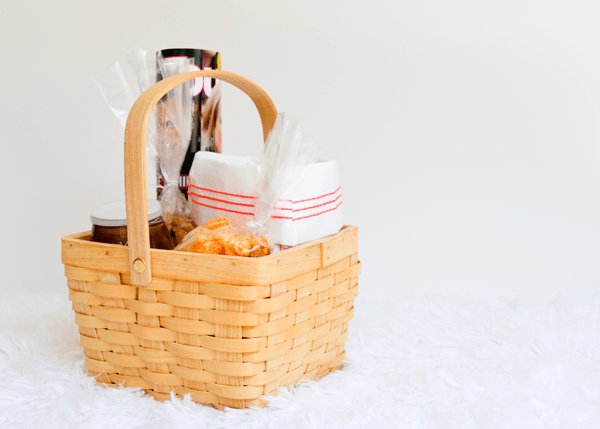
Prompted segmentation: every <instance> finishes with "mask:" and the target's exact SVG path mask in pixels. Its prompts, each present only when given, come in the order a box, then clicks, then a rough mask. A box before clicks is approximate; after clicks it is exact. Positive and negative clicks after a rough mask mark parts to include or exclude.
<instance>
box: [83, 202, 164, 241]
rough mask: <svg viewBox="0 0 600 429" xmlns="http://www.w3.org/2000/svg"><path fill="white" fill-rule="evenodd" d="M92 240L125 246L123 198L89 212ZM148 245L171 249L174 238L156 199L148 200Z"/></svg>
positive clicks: (125, 227) (125, 229)
mask: <svg viewBox="0 0 600 429" xmlns="http://www.w3.org/2000/svg"><path fill="white" fill-rule="evenodd" d="M90 219H91V221H92V241H96V242H99V243H107V244H121V245H124V246H127V214H126V209H125V200H120V201H112V202H110V203H106V204H102V205H99V206H98V207H95V208H94V209H93V210H92V212H91V214H90ZM148 226H149V228H150V247H152V248H153V249H166V250H173V248H174V247H175V240H174V239H173V238H172V237H171V234H169V230H168V229H167V226H166V225H165V223H164V221H163V218H162V208H161V206H160V203H159V202H158V201H156V200H149V201H148Z"/></svg>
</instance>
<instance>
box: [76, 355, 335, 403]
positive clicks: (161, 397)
mask: <svg viewBox="0 0 600 429" xmlns="http://www.w3.org/2000/svg"><path fill="white" fill-rule="evenodd" d="M344 355H345V353H344ZM342 366H343V365H339V366H336V367H332V368H329V369H328V370H326V371H325V372H322V373H317V372H316V371H314V370H313V371H312V374H314V377H313V378H302V379H300V380H298V382H296V383H295V384H293V385H290V386H281V387H283V388H284V389H289V388H290V387H296V386H299V385H300V384H302V383H303V382H306V381H311V380H314V381H317V380H320V379H321V378H323V377H325V376H326V375H328V374H330V373H332V372H334V371H337V370H339V369H341V368H342ZM88 375H89V376H91V377H94V378H96V383H97V384H98V385H100V386H101V387H112V388H119V387H121V386H122V385H124V386H126V387H135V386H131V383H130V382H129V383H128V382H127V381H125V380H124V381H123V382H122V383H119V384H117V383H112V382H110V379H109V377H108V374H102V373H95V371H88ZM107 379H108V380H109V381H108V382H106V381H102V380H107ZM143 390H144V392H146V394H148V395H150V396H152V397H153V398H154V399H155V400H157V401H160V402H164V401H170V400H171V399H172V397H171V393H161V392H156V391H155V390H152V389H143ZM172 393H174V394H175V397H176V398H179V399H182V398H183V397H184V396H185V395H186V394H190V395H191V396H192V400H194V401H195V402H199V403H202V404H203V405H210V406H212V407H213V408H216V409H217V410H220V411H224V410H225V408H238V407H235V406H234V407H226V406H224V405H222V404H220V403H218V402H212V403H209V404H207V403H206V402H205V401H206V398H201V399H200V398H194V396H195V395H194V394H193V392H181V391H179V392H177V391H176V390H173V391H172ZM197 393H203V392H197ZM278 393H279V388H276V389H274V390H272V391H271V392H269V393H268V394H267V395H266V396H276V395H277V394H278ZM267 404H268V401H267V400H266V399H265V396H263V397H260V398H257V399H253V400H245V401H244V406H243V407H239V408H248V407H251V406H255V407H259V408H264V407H265V406H266V405H267Z"/></svg>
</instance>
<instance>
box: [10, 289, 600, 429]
mask: <svg viewBox="0 0 600 429" xmlns="http://www.w3.org/2000/svg"><path fill="white" fill-rule="evenodd" d="M77 339H78V335H77V331H76V327H75V324H74V322H73V313H72V311H71V309H70V303H69V301H68V299H67V294H66V291H65V293H64V294H61V295H33V296H32V295H30V296H26V297H25V296H16V297H8V298H4V299H3V301H2V302H1V303H0V427H1V428H161V429H162V428H209V427H210V428H231V427H233V428H246V427H248V428H511V429H513V428H527V429H536V428H600V294H598V293H597V294H594V295H590V296H586V297H566V296H561V297H557V298H555V299H552V300H541V299H534V298H527V299H526V298H514V299H509V298H496V299H472V298H443V297H429V298H422V299H407V300H393V301H389V300H388V301H387V302H379V303H378V302H368V301H366V300H364V299H361V298H359V299H358V300H357V302H356V313H355V319H354V320H353V322H352V324H351V326H350V337H349V340H348V343H347V357H348V361H347V363H346V364H345V366H344V368H343V369H342V370H341V371H338V372H336V373H334V374H331V375H329V376H327V377H325V378H324V379H323V380H321V381H319V382H308V383H305V384H302V385H301V386H299V387H297V388H296V389H295V390H294V391H293V392H287V391H282V392H281V393H280V394H279V396H276V397H273V398H271V399H269V404H268V406H267V407H266V408H264V409H257V408H253V409H248V410H228V411H226V412H221V411H217V410H215V409H213V408H210V407H206V406H202V405H198V404H195V403H193V402H191V401H189V400H188V398H186V399H183V400H179V399H174V400H173V401H168V402H164V403H160V402H157V401H155V400H154V399H152V398H151V397H149V396H146V395H144V394H143V393H141V392H140V391H138V390H135V389H126V388H119V389H103V388H100V387H98V386H96V384H95V383H94V382H93V380H92V379H91V378H89V377H87V376H85V368H84V363H83V353H82V351H81V349H80V348H79V346H78V345H77V343H76V340H77Z"/></svg>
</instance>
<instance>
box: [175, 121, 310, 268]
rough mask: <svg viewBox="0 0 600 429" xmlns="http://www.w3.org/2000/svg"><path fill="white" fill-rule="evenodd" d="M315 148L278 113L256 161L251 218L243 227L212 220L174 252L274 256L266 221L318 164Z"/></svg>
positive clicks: (230, 221)
mask: <svg viewBox="0 0 600 429" xmlns="http://www.w3.org/2000/svg"><path fill="white" fill-rule="evenodd" d="M319 152H320V151H319V149H318V147H317V146H316V145H315V144H314V143H312V142H311V141H310V139H308V138H306V137H305V136H304V135H303V133H302V130H301V128H300V126H299V124H298V121H297V120H296V119H294V118H291V117H289V116H288V115H285V113H279V115H278V116H277V120H276V121H275V125H274V126H273V129H272V130H271V132H270V134H269V137H268V138H267V141H266V143H265V146H264V148H263V152H262V154H261V157H260V159H259V165H258V173H257V176H256V180H255V184H254V195H255V196H256V199H255V200H254V217H253V219H252V220H251V221H250V222H247V223H246V225H239V224H236V223H235V222H234V221H233V220H231V219H226V218H224V217H222V218H216V219H211V220H210V221H208V222H207V223H206V224H205V225H202V226H200V227H198V228H197V229H195V230H194V231H192V232H191V233H190V234H188V235H187V236H186V237H185V238H184V239H183V241H182V242H181V244H180V245H179V246H178V247H176V248H175V250H183V251H193V252H199V253H215V254H223V255H236V256H254V257H256V256H265V255H268V254H269V253H272V252H275V251H276V250H277V248H276V247H274V246H273V245H272V240H271V236H272V235H273V234H272V231H270V230H269V227H270V224H269V220H270V219H271V215H272V214H273V210H274V208H275V206H276V204H277V202H278V200H279V199H280V198H281V197H282V196H283V195H284V193H285V192H286V191H287V190H288V189H290V188H291V187H292V186H294V184H296V183H297V182H298V181H300V180H302V179H303V177H305V176H304V175H306V174H309V173H310V169H309V168H305V167H307V166H310V165H312V164H315V163H316V162H317V161H318V160H319Z"/></svg>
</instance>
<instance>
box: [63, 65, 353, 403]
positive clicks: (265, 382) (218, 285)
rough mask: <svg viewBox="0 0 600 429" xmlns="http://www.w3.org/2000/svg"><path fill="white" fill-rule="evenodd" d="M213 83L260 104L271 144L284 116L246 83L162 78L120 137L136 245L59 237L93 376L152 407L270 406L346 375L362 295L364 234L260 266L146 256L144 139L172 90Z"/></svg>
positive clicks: (216, 74) (155, 253)
mask: <svg viewBox="0 0 600 429" xmlns="http://www.w3.org/2000/svg"><path fill="white" fill-rule="evenodd" d="M201 76H207V77H213V78H217V79H221V80H223V81H226V82H229V83H231V84H233V85H235V86H237V87H238V88H240V89H242V90H243V91H244V92H246V93H247V94H248V95H249V96H250V98H251V99H252V100H253V101H254V103H255V105H256V107H257V109H258V111H259V114H260V117H261V121H262V124H263V133H264V137H265V139H266V137H267V135H268V133H269V131H270V130H271V128H272V126H273V124H274V121H275V118H276V116H277V111H276V109H275V107H274V105H273V103H272V101H271V99H270V98H269V97H268V95H267V94H266V93H265V92H264V91H263V90H262V89H261V88H259V87H258V86H256V85H255V84H254V83H252V82H250V81H249V80H247V79H245V78H243V77H241V76H239V75H235V74H233V73H230V72H226V71H220V70H215V71H199V72H190V73H185V74H181V75H177V76H173V77H171V78H168V79H165V80H163V81H161V82H159V83H158V84H156V85H154V86H153V87H152V88H150V89H149V90H148V91H146V92H145V93H144V94H143V95H142V96H141V97H140V99H138V101H137V102H136V104H135V105H134V107H133V108H132V110H131V112H130V114H129V118H128V122H127V128H126V133H125V190H126V205H127V217H128V243H129V245H128V246H127V247H126V246H120V245H110V244H103V243H95V242H92V241H91V237H90V232H89V231H88V232H83V233H79V234H73V235H70V236H67V237H64V238H63V239H62V261H63V264H64V265H65V275H66V277H67V278H68V286H69V298H70V300H71V301H72V303H73V310H74V311H75V322H76V323H77V325H79V333H80V345H81V346H82V347H83V349H84V353H85V356H86V361H85V362H86V368H87V369H88V373H89V374H90V375H92V376H95V377H96V378H97V380H98V382H99V383H103V384H106V385H108V386H118V385H119V384H121V383H123V384H124V385H125V386H129V387H140V388H142V389H144V390H145V391H146V392H148V393H150V394H151V395H153V396H154V397H155V398H156V399H159V400H164V399H169V398H170V392H175V394H176V395H177V396H183V395H185V394H186V393H189V394H190V395H191V397H192V399H193V400H194V401H196V402H199V403H202V404H210V405H213V406H215V407H217V408H223V407H232V408H245V407H248V406H250V405H258V406H264V404H265V402H264V401H263V400H261V399H260V398H261V396H263V395H265V394H275V393H276V392H277V387H280V386H288V385H294V384H296V383H297V382H299V381H300V380H308V379H316V378H320V377H322V376H324V375H325V374H327V373H329V372H331V371H334V370H336V369H338V368H340V367H341V366H342V364H343V362H344V358H345V353H344V343H345V341H346V339H347V329H348V322H349V321H350V320H351V319H352V316H353V302H354V298H356V296H357V294H358V275H359V274H360V262H359V261H358V255H357V251H358V229H357V228H356V227H353V226H345V227H344V228H343V229H342V230H341V231H340V232H339V233H338V234H336V235H333V236H329V237H326V238H323V239H320V240H317V241H313V242H310V243H306V244H304V245H301V246H297V247H294V248H292V249H288V250H284V251H282V252H279V253H276V254H273V255H269V256H266V257H262V258H241V257H236V256H223V255H208V254H196V253H188V252H175V251H167V250H157V249H150V245H149V239H148V237H149V234H148V218H147V211H146V201H147V194H146V183H145V180H146V171H145V132H146V126H147V122H148V118H149V115H150V112H151V110H152V108H153V106H154V105H155V104H156V103H157V102H158V100H159V99H160V98H161V97H162V96H163V95H164V94H165V93H166V92H167V91H169V90H170V89H171V88H173V87H175V86H176V85H178V84H180V83H182V82H184V81H186V80H190V79H193V78H197V77H201Z"/></svg>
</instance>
